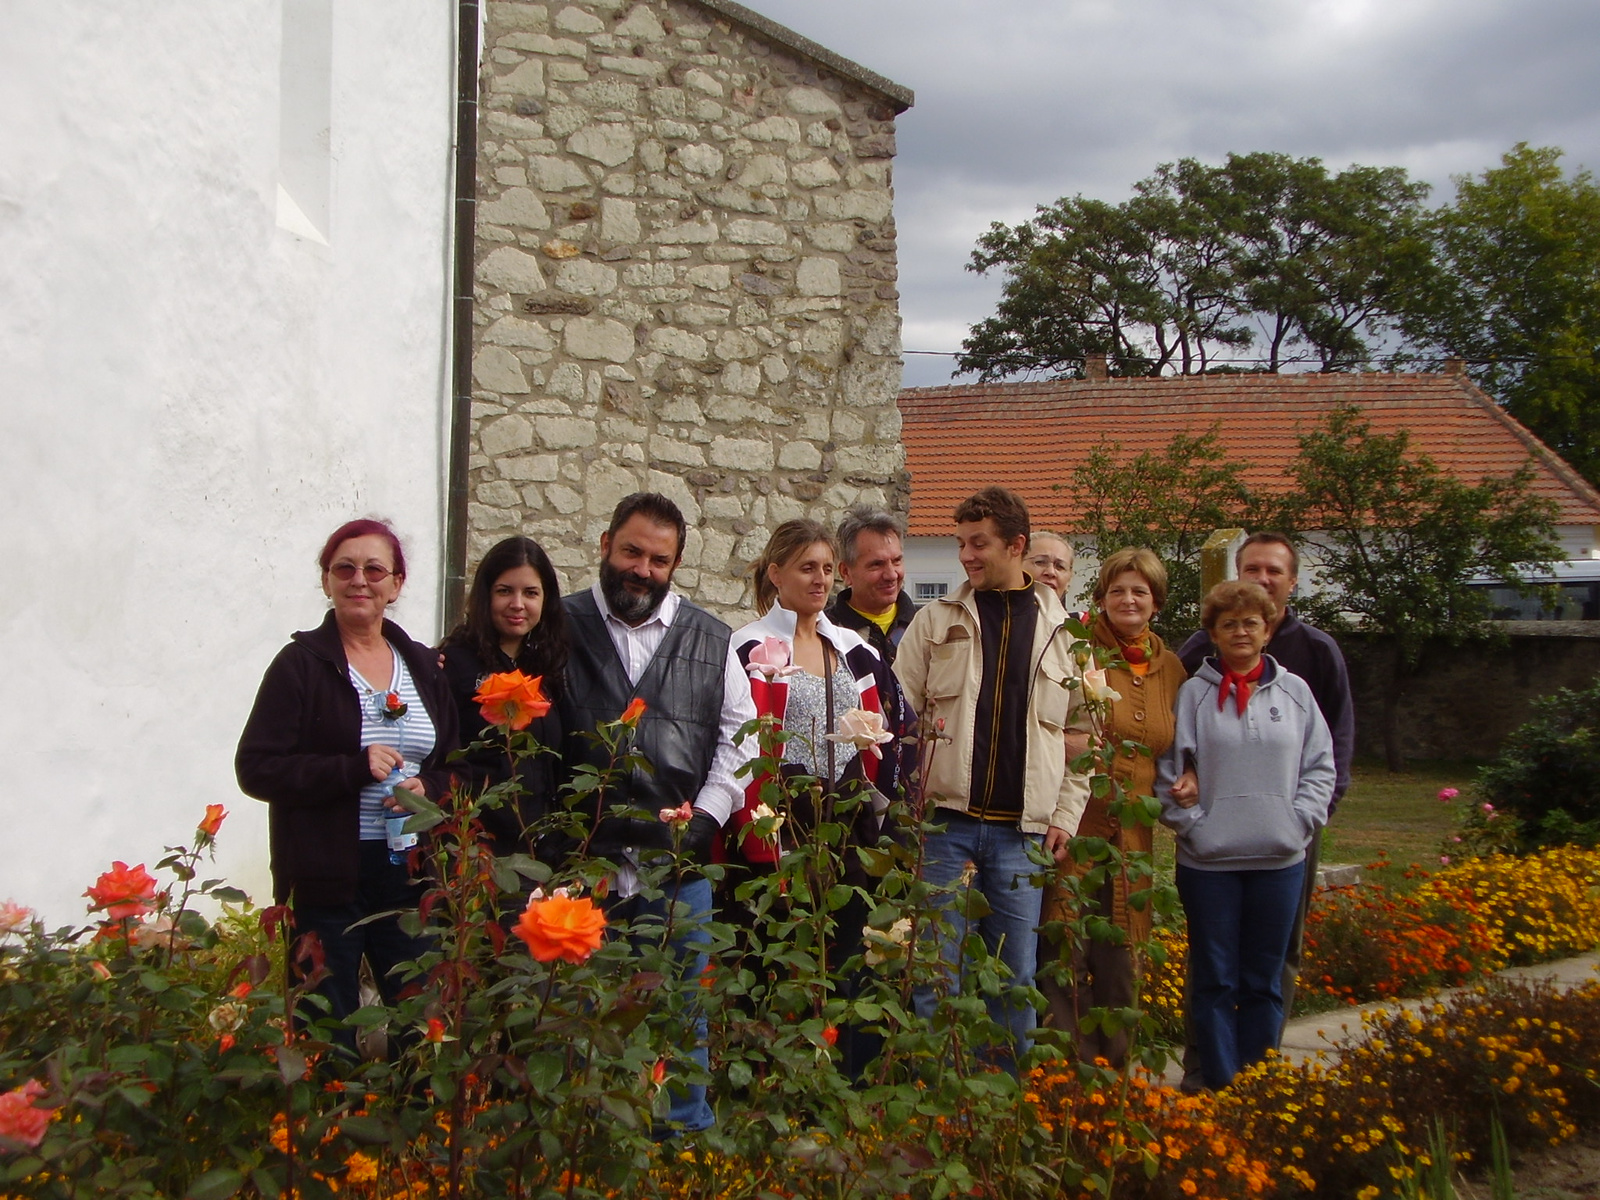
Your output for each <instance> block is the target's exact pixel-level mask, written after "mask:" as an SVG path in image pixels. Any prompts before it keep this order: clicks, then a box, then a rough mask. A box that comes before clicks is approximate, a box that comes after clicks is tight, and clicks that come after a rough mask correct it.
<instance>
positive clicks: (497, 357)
mask: <svg viewBox="0 0 1600 1200" xmlns="http://www.w3.org/2000/svg"><path fill="white" fill-rule="evenodd" d="M472 379H473V382H474V383H476V384H477V385H478V386H479V387H481V388H485V389H487V390H488V391H491V392H499V393H500V394H501V395H505V396H516V395H520V394H522V393H525V392H527V391H529V390H530V389H529V387H528V380H527V378H526V377H525V376H524V375H523V373H522V361H521V360H520V359H519V358H518V357H517V356H516V355H515V354H513V353H511V351H509V350H505V349H502V348H501V347H499V346H485V347H483V348H482V349H481V350H479V351H478V352H477V354H475V355H473V356H472Z"/></svg>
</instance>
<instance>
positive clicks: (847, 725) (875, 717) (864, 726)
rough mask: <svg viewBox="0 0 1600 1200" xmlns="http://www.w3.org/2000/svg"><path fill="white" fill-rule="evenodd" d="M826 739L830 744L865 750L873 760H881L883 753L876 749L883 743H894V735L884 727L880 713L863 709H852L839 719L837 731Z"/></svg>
mask: <svg viewBox="0 0 1600 1200" xmlns="http://www.w3.org/2000/svg"><path fill="white" fill-rule="evenodd" d="M827 738H828V741H830V742H837V743H839V744H840V745H846V746H854V747H855V748H856V749H857V750H865V751H866V752H867V753H869V754H871V755H872V757H873V758H882V757H883V751H881V750H879V749H878V747H879V746H881V745H883V744H884V743H885V742H892V741H894V734H892V733H890V732H889V730H888V727H887V726H885V725H884V723H883V714H882V713H875V712H868V711H867V710H866V709H864V708H852V709H851V710H850V711H849V712H847V713H845V714H844V715H843V716H841V717H840V718H839V728H838V731H837V732H835V733H830V734H828V735H827Z"/></svg>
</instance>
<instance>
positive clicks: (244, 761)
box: [234, 520, 456, 1053]
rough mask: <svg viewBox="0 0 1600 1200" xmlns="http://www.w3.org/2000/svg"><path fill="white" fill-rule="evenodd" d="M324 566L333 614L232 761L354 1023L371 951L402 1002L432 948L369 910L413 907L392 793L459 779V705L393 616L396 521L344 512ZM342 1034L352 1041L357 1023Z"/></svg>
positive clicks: (298, 655)
mask: <svg viewBox="0 0 1600 1200" xmlns="http://www.w3.org/2000/svg"><path fill="white" fill-rule="evenodd" d="M318 562H319V565H320V566H321V568H322V590H323V593H324V594H325V595H326V596H327V597H328V600H329V602H330V606H331V607H330V610H329V612H328V615H327V616H326V617H325V618H324V619H323V622H322V624H321V625H320V626H318V627H317V628H316V629H311V630H306V631H304V632H301V633H296V634H294V635H293V636H292V637H291V638H290V640H289V644H288V645H287V646H285V647H284V648H283V649H282V650H281V651H279V652H278V656H277V657H276V658H274V659H273V660H272V665H271V666H269V667H268V668H267V673H266V675H265V676H264V677H263V679H262V680H261V689H260V691H259V692H257V694H256V702H255V707H254V708H252V709H251V711H250V719H249V720H248V721H247V722H246V723H245V728H244V733H243V735H242V736H241V737H240V739H239V750H238V753H237V754H236V756H235V758H234V769H235V771H236V772H237V774H238V777H239V787H240V789H241V790H242V791H244V793H245V794H246V795H249V796H254V797H255V798H256V799H258V800H265V801H266V802H267V803H268V805H269V806H270V808H269V815H268V822H269V828H270V830H271V842H272V891H273V898H274V900H275V901H276V902H277V903H279V904H288V905H291V906H292V911H293V914H294V926H295V933H296V934H297V935H301V934H306V933H312V932H314V933H316V934H317V935H318V936H319V938H320V939H321V942H322V950H323V954H324V956H325V962H326V965H327V967H328V970H329V971H330V974H329V976H328V977H327V978H326V979H325V980H324V981H323V982H322V983H321V984H320V985H319V986H318V987H317V989H316V990H317V992H318V993H319V994H320V995H322V996H323V997H325V998H326V999H327V1001H328V1004H329V1007H330V1009H331V1014H332V1016H333V1017H334V1018H335V1019H336V1020H339V1021H342V1020H343V1019H344V1018H346V1017H348V1016H349V1015H350V1014H351V1013H353V1012H354V1011H355V1010H356V1009H357V1008H359V1007H360V994H359V983H358V980H359V977H360V970H361V960H362V958H363V957H365V958H366V959H367V961H368V962H369V963H370V964H371V966H372V974H373V977H374V979H376V980H377V983H378V988H379V991H380V992H381V993H382V994H383V997H384V1000H385V1001H386V1002H389V1003H393V1001H394V1000H395V999H396V997H397V996H398V993H399V991H400V987H401V984H402V983H403V980H401V979H400V978H397V977H396V975H395V974H394V968H395V967H396V966H397V965H398V964H400V963H403V962H409V961H411V960H413V959H415V958H416V957H417V956H418V955H419V954H420V953H421V952H422V951H423V950H424V949H425V948H426V945H427V943H426V942H425V940H424V939H422V938H420V937H413V936H412V935H410V934H407V933H406V932H405V931H404V930H402V929H401V928H400V923H399V919H398V918H397V917H396V916H393V915H391V916H388V917H385V918H384V919H382V920H378V921H370V920H368V918H370V917H372V916H374V915H375V914H377V913H386V912H387V913H392V912H393V911H394V910H396V909H404V908H413V907H415V906H416V903H417V896H418V887H419V885H418V883H417V881H416V880H415V879H414V878H413V876H412V873H411V860H412V858H413V857H414V856H413V855H411V854H410V853H409V846H408V843H409V845H415V841H416V835H415V834H414V833H412V834H408V833H405V832H404V831H403V830H402V829H400V825H401V824H402V822H401V820H400V818H403V817H404V816H405V815H406V813H405V809H404V808H403V806H402V805H401V804H400V802H399V801H398V800H396V799H395V796H394V793H395V791H396V790H399V789H404V790H406V791H410V792H416V793H419V794H421V795H424V796H427V797H429V798H430V799H434V800H438V799H440V798H441V797H443V796H444V794H445V793H446V792H447V791H448V790H449V788H450V776H449V773H448V771H447V770H446V769H445V756H446V755H447V754H449V753H450V752H451V751H452V750H454V749H455V747H456V709H455V704H454V702H453V701H452V700H451V697H450V691H449V688H448V687H447V685H446V684H445V680H444V675H443V673H442V672H441V671H440V670H439V662H438V654H437V652H436V651H434V650H432V649H430V648H429V647H427V646H425V645H423V644H422V643H421V642H417V641H413V640H412V639H411V638H410V637H409V636H407V634H406V632H405V630H403V629H401V628H400V627H399V626H398V625H396V624H395V623H394V622H393V621H390V620H388V619H387V618H386V617H385V613H386V612H387V610H388V608H389V606H390V605H391V604H393V603H394V602H395V601H396V600H398V599H399V598H400V590H401V588H402V587H403V586H404V584H405V579H406V560H405V554H404V552H403V551H402V550H401V547H400V539H399V538H397V537H395V535H394V531H393V530H391V529H390V528H389V527H388V526H387V525H385V524H384V523H383V522H381V521H373V520H362V521H350V522H347V523H346V524H344V525H341V526H340V527H339V528H338V529H336V530H334V532H333V534H332V536H330V537H329V538H328V540H327V542H326V544H324V546H323V547H322V555H321V557H320V559H319V560H318ZM363 922H364V923H363ZM336 1037H337V1040H338V1041H339V1042H340V1043H341V1044H342V1045H343V1046H344V1047H345V1048H346V1049H347V1050H349V1051H351V1052H352V1053H353V1052H354V1050H355V1030H354V1029H352V1028H349V1027H343V1028H341V1029H340V1030H339V1031H338V1033H337V1034H336Z"/></svg>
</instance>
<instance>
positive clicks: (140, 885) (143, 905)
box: [84, 859, 156, 921]
mask: <svg viewBox="0 0 1600 1200" xmlns="http://www.w3.org/2000/svg"><path fill="white" fill-rule="evenodd" d="M84 895H85V896H87V897H89V899H90V900H92V901H94V903H93V904H91V905H90V906H89V908H90V911H93V910H94V909H97V908H103V909H105V913H106V916H107V917H109V918H111V920H113V921H120V920H122V919H123V918H125V917H142V916H144V915H145V914H146V913H147V912H149V911H150V902H151V901H153V900H154V899H155V898H156V881H155V879H154V877H153V876H151V874H150V872H148V871H146V870H145V869H144V864H143V863H140V864H139V865H138V866H137V867H130V866H129V865H128V864H127V863H125V862H122V861H121V860H120V859H119V860H117V861H115V862H113V863H112V864H111V870H109V871H106V872H104V873H103V874H101V876H100V878H99V879H97V880H95V881H94V886H93V887H92V888H90V889H89V890H88V891H86V892H84Z"/></svg>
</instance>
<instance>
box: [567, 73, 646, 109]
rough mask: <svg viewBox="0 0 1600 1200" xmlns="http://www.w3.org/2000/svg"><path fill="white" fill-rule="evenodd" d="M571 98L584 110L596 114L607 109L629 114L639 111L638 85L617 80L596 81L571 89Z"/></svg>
mask: <svg viewBox="0 0 1600 1200" xmlns="http://www.w3.org/2000/svg"><path fill="white" fill-rule="evenodd" d="M572 97H573V99H574V100H577V101H578V102H579V103H581V104H582V105H583V106H584V107H585V108H589V109H592V110H594V111H596V112H604V111H605V110H607V109H616V110H620V111H622V112H629V113H632V112H638V111H639V85H638V84H636V83H623V82H622V81H621V80H617V79H596V80H595V81H594V82H593V83H586V84H584V85H583V86H582V87H576V88H573V89H572Z"/></svg>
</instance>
